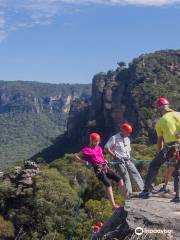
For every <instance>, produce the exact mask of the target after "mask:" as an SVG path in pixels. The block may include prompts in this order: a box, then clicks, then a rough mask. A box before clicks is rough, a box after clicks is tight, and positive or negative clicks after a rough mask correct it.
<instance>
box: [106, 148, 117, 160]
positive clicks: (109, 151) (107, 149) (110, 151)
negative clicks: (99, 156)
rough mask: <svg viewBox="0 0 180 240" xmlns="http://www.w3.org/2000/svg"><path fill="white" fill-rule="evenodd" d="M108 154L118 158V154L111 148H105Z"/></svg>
mask: <svg viewBox="0 0 180 240" xmlns="http://www.w3.org/2000/svg"><path fill="white" fill-rule="evenodd" d="M105 151H106V153H108V154H110V155H111V156H112V157H113V158H114V159H116V158H117V156H116V153H114V152H113V151H112V150H111V149H110V148H105Z"/></svg>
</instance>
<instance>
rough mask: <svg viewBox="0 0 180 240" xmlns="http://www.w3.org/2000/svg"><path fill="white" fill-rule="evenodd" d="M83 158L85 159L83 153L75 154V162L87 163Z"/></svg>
mask: <svg viewBox="0 0 180 240" xmlns="http://www.w3.org/2000/svg"><path fill="white" fill-rule="evenodd" d="M82 158H83V153H82V152H79V153H75V154H74V160H75V161H78V162H81V163H86V161H85V160H83V159H82Z"/></svg>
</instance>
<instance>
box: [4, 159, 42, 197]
mask: <svg viewBox="0 0 180 240" xmlns="http://www.w3.org/2000/svg"><path fill="white" fill-rule="evenodd" d="M38 173H39V166H38V164H37V163H35V162H32V161H26V162H25V164H24V165H23V166H17V167H15V170H14V173H8V174H4V175H3V177H2V178H3V179H2V180H3V182H6V183H8V184H14V185H15V186H16V187H15V192H14V193H13V196H11V197H18V196H20V195H24V192H23V190H24V189H25V188H29V187H32V186H33V178H34V177H35V175H36V174H38Z"/></svg>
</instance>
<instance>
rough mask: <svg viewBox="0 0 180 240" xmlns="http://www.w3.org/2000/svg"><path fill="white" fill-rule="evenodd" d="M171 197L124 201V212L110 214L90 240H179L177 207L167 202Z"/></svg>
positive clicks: (163, 195) (120, 210)
mask: <svg viewBox="0 0 180 240" xmlns="http://www.w3.org/2000/svg"><path fill="white" fill-rule="evenodd" d="M159 187H160V186H159ZM171 187H172V184H170V189H171ZM172 197H173V194H172V193H170V194H157V193H156V194H154V195H153V197H151V198H149V199H139V198H137V197H134V198H132V199H130V200H128V201H126V204H125V206H124V208H120V209H117V210H116V211H115V212H114V214H113V215H112V217H111V218H110V219H109V220H108V221H107V222H106V223H105V224H104V225H103V227H102V229H101V230H100V231H99V232H98V233H97V234H95V235H94V236H93V240H97V239H98V240H101V239H104V240H105V239H106V240H107V239H108V240H113V239H127V236H129V238H128V239H133V240H136V239H169V240H179V239H180V204H175V203H172V202H170V200H171V199H172ZM135 232H136V233H139V235H137V234H136V233H135ZM141 233H142V234H141Z"/></svg>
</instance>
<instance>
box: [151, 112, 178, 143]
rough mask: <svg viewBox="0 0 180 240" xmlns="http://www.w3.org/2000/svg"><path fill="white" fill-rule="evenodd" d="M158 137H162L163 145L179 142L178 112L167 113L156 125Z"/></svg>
mask: <svg viewBox="0 0 180 240" xmlns="http://www.w3.org/2000/svg"><path fill="white" fill-rule="evenodd" d="M155 128H156V132H157V135H158V137H163V139H164V142H165V143H170V142H174V141H180V137H178V138H177V137H176V134H180V112H175V111H173V112H168V113H166V114H164V115H163V116H162V117H161V118H160V119H159V120H158V122H157V123H156V127H155Z"/></svg>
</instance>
